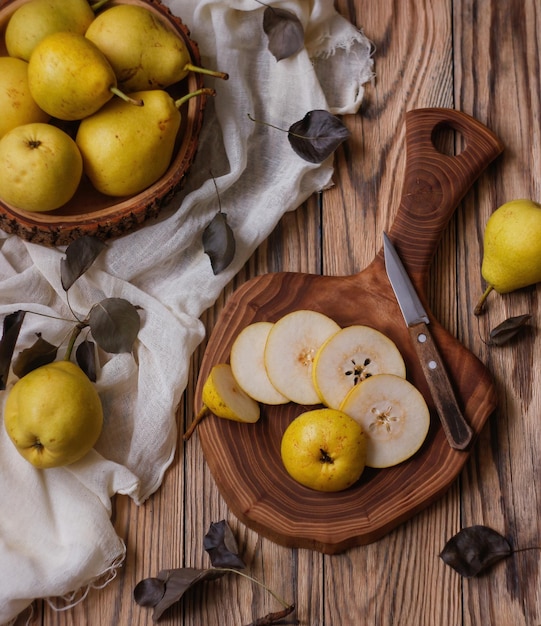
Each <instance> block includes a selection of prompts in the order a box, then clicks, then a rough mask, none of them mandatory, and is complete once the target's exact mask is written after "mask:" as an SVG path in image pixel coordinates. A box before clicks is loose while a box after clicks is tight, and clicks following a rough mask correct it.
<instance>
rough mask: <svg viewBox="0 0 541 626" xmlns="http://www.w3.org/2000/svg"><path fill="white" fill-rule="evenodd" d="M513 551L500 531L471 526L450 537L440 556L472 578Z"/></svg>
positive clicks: (461, 573) (459, 571)
mask: <svg viewBox="0 0 541 626" xmlns="http://www.w3.org/2000/svg"><path fill="white" fill-rule="evenodd" d="M512 552H513V551H512V549H511V546H510V545H509V542H508V541H507V539H505V537H503V536H502V535H500V533H498V532H496V531H495V530H492V529H491V528H488V526H469V527H467V528H463V529H462V530H461V531H459V532H458V533H457V534H456V535H454V536H453V537H451V539H449V541H448V542H447V543H446V544H445V546H444V548H443V550H442V552H441V554H440V557H441V559H442V560H443V561H444V562H445V563H446V564H447V565H449V566H450V567H452V568H453V569H455V570H456V571H457V572H458V573H459V574H460V575H461V576H464V577H466V578H471V577H472V576H477V575H478V574H480V573H481V572H482V571H484V570H486V569H487V568H489V567H490V566H491V565H494V563H497V562H498V561H500V560H502V559H504V558H506V557H508V556H509V555H510V554H512Z"/></svg>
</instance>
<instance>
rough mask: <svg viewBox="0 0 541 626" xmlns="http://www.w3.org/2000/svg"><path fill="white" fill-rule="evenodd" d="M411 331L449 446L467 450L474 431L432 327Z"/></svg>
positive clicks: (417, 327) (419, 326) (420, 327)
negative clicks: (446, 366) (444, 361)
mask: <svg viewBox="0 0 541 626" xmlns="http://www.w3.org/2000/svg"><path fill="white" fill-rule="evenodd" d="M408 330H409V333H410V336H411V340H412V343H413V345H414V347H415V350H416V352H417V356H418V357H419V362H420V364H421V369H422V370H423V373H424V375H425V378H426V382H427V383H428V387H429V389H430V393H431V395H432V400H433V401H434V404H435V405H436V409H437V412H438V415H439V417H440V421H441V424H442V427H443V430H444V432H445V435H446V437H447V440H448V441H449V445H450V446H451V447H452V448H455V449H456V450H465V449H466V448H467V447H468V446H469V445H470V443H471V441H472V437H473V431H472V429H471V428H470V425H469V424H468V422H467V421H466V418H465V417H464V415H463V413H462V410H461V408H460V407H459V405H458V402H457V399H456V395H455V392H454V389H453V387H452V385H451V381H450V380H449V376H448V375H447V371H446V369H445V365H444V363H443V361H442V359H441V357H440V354H439V352H438V349H437V347H436V344H435V343H434V340H433V339H432V335H431V334H430V330H429V328H428V325H427V324H425V323H424V322H421V323H419V324H415V325H414V326H410V327H409V329H408Z"/></svg>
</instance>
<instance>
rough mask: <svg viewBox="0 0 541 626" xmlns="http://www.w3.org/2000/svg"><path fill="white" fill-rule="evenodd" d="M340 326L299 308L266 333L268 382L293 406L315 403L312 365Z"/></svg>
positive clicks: (315, 312) (314, 312)
mask: <svg viewBox="0 0 541 626" xmlns="http://www.w3.org/2000/svg"><path fill="white" fill-rule="evenodd" d="M339 330H340V326H339V325H338V324H337V323H336V322H335V321H334V320H332V319H331V318H330V317H327V316H326V315H324V314H323V313H319V312H318V311H310V310H307V309H300V310H298V311H292V312H291V313H287V314H286V315H284V316H283V317H282V318H280V319H279V320H278V321H277V322H275V323H274V326H273V327H272V329H271V330H270V332H269V336H268V338H267V344H266V346H265V354H264V359H265V367H266V369H267V374H268V377H269V379H270V381H271V383H272V384H273V385H274V387H276V389H278V391H279V392H280V393H281V394H283V395H284V396H286V398H289V399H290V400H291V401H292V402H296V403H297V404H308V405H310V404H319V403H320V399H319V394H318V393H317V391H316V389H315V387H314V384H313V382H312V364H313V361H314V357H315V355H316V352H317V351H318V350H319V347H320V346H321V345H322V344H323V343H324V342H325V341H326V340H327V339H328V338H329V337H331V336H332V335H334V334H335V333H337V332H338V331H339Z"/></svg>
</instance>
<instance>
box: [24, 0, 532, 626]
mask: <svg viewBox="0 0 541 626" xmlns="http://www.w3.org/2000/svg"><path fill="white" fill-rule="evenodd" d="M336 6H337V7H338V8H339V10H340V11H341V12H342V14H343V15H345V16H346V17H348V18H349V19H350V20H352V21H354V22H355V23H357V24H358V26H359V27H362V28H363V30H364V32H365V33H366V34H367V36H368V37H369V38H370V39H371V40H372V41H373V43H374V58H375V70H376V78H375V80H374V82H373V84H372V85H369V86H367V88H366V91H365V97H364V102H363V105H362V108H361V111H360V113H359V114H358V115H354V116H346V118H345V122H346V124H347V125H348V127H349V128H350V129H351V131H352V134H353V135H352V139H351V140H350V141H348V142H347V144H346V145H344V146H343V147H342V148H341V149H340V150H339V151H338V153H337V157H336V172H335V175H334V183H335V185H334V187H333V188H331V189H329V190H327V191H325V192H323V193H322V194H321V195H320V196H318V197H313V198H311V199H310V200H309V201H308V202H307V203H306V204H305V205H303V206H302V207H301V208H299V209H298V210H297V211H296V212H294V213H291V214H288V215H286V216H284V218H283V219H282V221H281V222H280V224H279V225H278V226H277V228H276V230H275V231H274V232H273V234H272V235H271V236H270V237H269V239H268V240H267V241H266V242H264V243H263V244H262V245H261V246H260V248H259V249H258V250H257V251H256V253H255V254H254V255H253V257H252V258H251V259H250V261H249V262H248V263H247V264H246V267H245V268H244V270H243V271H242V272H241V273H240V274H239V276H237V277H236V278H235V279H234V281H232V284H231V285H230V286H228V288H227V289H226V290H224V293H223V295H222V297H221V298H220V299H219V301H218V302H217V303H216V305H215V307H213V308H212V309H211V310H209V311H208V312H207V313H205V315H204V316H203V321H204V323H205V325H206V327H207V329H208V331H209V333H210V331H211V330H212V328H213V326H214V324H215V323H216V320H217V316H218V314H219V312H220V311H221V310H222V309H223V308H224V306H225V304H226V303H227V301H228V300H229V298H230V297H231V294H232V293H233V292H234V290H235V289H236V288H237V287H239V286H240V285H242V284H243V283H244V282H246V281H247V280H248V279H250V278H251V277H253V276H258V275H261V274H263V273H265V272H275V271H283V270H284V271H293V272H312V273H315V274H326V275H332V276H349V275H352V274H355V273H356V272H360V271H362V270H363V269H365V268H366V267H367V266H368V265H369V264H370V263H371V262H372V260H373V259H374V257H375V256H376V254H377V253H378V251H379V248H380V245H381V233H382V232H383V230H385V229H388V228H389V225H390V224H391V223H392V221H393V219H394V213H395V212H396V210H397V206H398V200H399V193H400V189H399V188H397V181H403V179H404V176H403V171H404V167H405V154H404V136H405V129H404V126H403V124H402V120H403V116H404V113H405V112H406V111H408V110H410V109H413V108H420V107H437V106H440V107H450V108H456V109H458V110H462V111H464V112H466V113H468V114H470V115H472V116H474V117H475V118H476V119H478V120H479V121H481V122H482V123H483V124H486V125H487V126H488V127H489V128H490V129H492V130H493V131H494V132H495V133H496V135H497V136H498V137H500V139H501V140H502V141H503V143H504V145H505V151H504V153H503V154H502V156H500V157H499V158H498V159H497V160H496V161H495V162H494V164H493V165H491V166H489V167H488V169H487V170H486V171H485V173H483V174H482V175H481V177H480V178H479V179H478V180H477V182H476V184H475V186H474V188H473V189H472V190H471V191H470V192H469V193H468V194H467V195H466V196H465V198H464V199H463V200H462V202H461V203H460V205H459V207H458V209H457V210H456V211H455V213H454V215H453V217H452V218H451V220H450V222H449V224H448V225H447V227H446V229H445V230H444V232H443V233H442V237H441V239H440V241H439V245H438V248H437V250H436V253H435V255H434V258H433V260H432V264H431V266H430V270H429V274H428V277H427V287H426V293H427V299H428V302H429V304H430V305H431V310H432V311H433V313H434V316H435V317H436V318H437V319H438V320H439V322H440V323H441V325H442V327H443V328H445V329H446V330H447V331H448V332H450V333H451V334H452V335H453V336H455V337H457V339H458V340H460V342H461V343H463V344H464V345H465V346H466V347H467V348H468V349H469V350H471V351H472V352H473V353H474V354H476V355H478V356H479V358H480V359H481V361H482V362H483V363H484V364H485V366H486V367H487V368H488V370H489V371H490V373H491V375H492V377H493V380H494V381H495V385H496V390H497V393H498V399H499V402H498V408H497V411H496V413H495V415H493V416H492V417H490V418H489V420H488V421H487V423H486V424H485V427H484V428H483V430H482V431H481V433H480V434H479V436H478V439H477V441H476V444H475V448H474V450H473V452H472V454H471V456H470V457H469V459H468V461H467V462H466V464H465V466H464V469H463V471H462V472H461V473H460V475H459V477H458V479H457V480H456V481H455V482H454V483H453V484H452V486H451V487H450V489H449V490H448V491H447V492H446V494H445V495H444V496H443V497H442V498H440V499H438V500H437V501H436V502H434V503H433V504H432V505H430V506H429V507H428V508H426V509H425V510H423V511H422V512H420V513H419V514H417V515H416V516H414V517H413V518H411V519H410V520H409V521H407V522H405V523H404V524H401V525H400V526H398V527H397V528H396V529H395V530H393V531H392V532H390V533H389V534H388V535H386V536H385V537H383V538H382V539H380V540H378V541H376V542H375V543H371V544H368V545H364V546H359V547H354V548H351V549H350V550H348V551H347V552H345V553H344V554H340V555H323V554H321V553H318V552H314V551H312V550H306V549H290V548H286V547H282V546H279V545H277V544H275V543H273V542H272V541H270V540H268V539H266V538H264V537H261V536H259V535H258V534H257V533H255V532H253V531H251V530H249V529H247V528H246V527H245V526H244V525H243V524H242V523H241V522H239V521H238V520H237V519H236V518H235V516H233V515H232V514H231V512H230V510H229V509H228V507H227V505H226V503H225V502H224V500H223V499H222V497H221V496H220V494H219V492H218V489H217V487H216V484H215V481H214V479H213V477H212V475H211V474H210V470H209V468H208V465H207V464H206V462H205V460H204V458H203V454H202V450H201V448H200V445H199V442H198V440H197V437H194V439H193V440H192V441H191V442H190V443H189V444H188V445H187V446H186V447H185V448H184V447H183V446H182V443H181V442H179V452H178V455H177V459H176V461H175V464H174V465H173V467H172V468H171V470H170V471H169V472H168V473H167V475H166V478H165V481H164V484H163V486H162V488H161V489H160V491H159V492H158V493H157V494H155V496H153V497H152V498H151V499H150V500H149V501H148V502H147V503H146V504H145V505H143V506H142V507H136V506H135V505H134V504H133V503H131V502H130V500H129V499H127V498H124V497H118V498H116V499H115V511H114V521H115V525H116V528H117V530H118V532H119V534H120V536H121V537H123V538H124V539H125V541H126V543H127V547H128V559H127V562H126V564H125V566H124V568H122V570H121V571H120V572H119V575H118V577H117V578H116V579H115V580H114V581H113V582H112V583H110V584H109V585H108V586H107V587H106V588H104V589H102V590H99V591H91V592H90V594H89V596H88V597H87V598H86V600H85V601H84V602H83V603H82V604H81V605H79V606H77V607H76V608H74V609H71V610H69V611H66V612H63V613H56V612H55V611H53V610H51V609H50V608H49V607H48V606H47V605H44V604H43V603H38V604H37V606H36V609H35V613H34V618H33V619H32V620H31V623H32V624H33V625H34V624H40V625H42V626H95V625H96V624H100V626H128V625H130V626H131V625H136V626H150V625H151V624H152V619H151V614H150V612H149V611H148V610H147V609H142V608H139V607H137V606H136V605H135V604H134V602H133V599H132V596H131V592H132V589H133V586H134V585H135V584H136V582H137V581H138V580H140V579H141V578H142V577H144V576H149V575H153V574H154V573H156V572H157V570H158V569H159V568H161V567H167V566H169V565H173V564H175V565H182V564H187V565H191V566H195V567H197V566H200V565H205V564H207V563H208V561H207V560H206V559H205V556H204V554H203V547H202V534H203V532H204V531H205V530H206V528H207V527H208V525H209V524H210V522H212V521H217V520H219V519H222V518H226V519H228V520H229V522H230V523H231V525H232V527H233V529H234V530H235V532H236V533H237V535H238V537H239V544H240V547H241V550H242V551H243V553H244V554H245V555H246V557H247V559H248V561H249V565H250V569H251V570H252V572H253V574H254V575H255V576H257V577H258V578H260V579H261V580H263V581H264V582H266V583H268V584H269V585H271V586H272V588H273V589H276V591H277V592H278V593H279V594H280V595H282V596H283V597H284V598H286V599H287V600H291V601H294V602H295V603H296V605H297V612H296V618H297V619H298V621H299V623H300V624H301V625H302V626H341V625H342V624H370V625H375V626H396V625H397V624H400V625H401V626H402V625H404V626H410V625H412V626H413V625H415V626H481V625H483V626H484V625H485V624H490V625H491V626H536V625H537V624H540V623H541V597H540V588H541V587H540V585H539V573H540V569H539V553H538V551H531V552H522V553H519V554H517V555H516V556H515V557H513V558H511V559H508V560H506V561H504V562H502V563H500V564H498V565H497V566H495V567H494V568H493V569H492V570H491V571H490V573H489V574H488V575H487V576H484V577H481V578H478V579H471V580H462V579H461V578H460V577H459V576H458V575H457V574H456V573H455V572H454V571H453V570H451V569H450V568H448V567H447V566H445V565H444V564H443V563H442V561H441V559H439V558H438V554H439V552H440V551H441V549H442V547H443V545H444V543H445V541H446V540H447V539H448V538H449V537H450V536H451V535H452V534H454V533H455V532H457V531H458V530H459V529H460V528H461V527H462V526H467V525H471V524H487V525H489V526H491V527H493V528H495V529H496V530H498V531H499V532H502V533H503V534H505V535H506V536H507V537H509V539H510V540H511V541H512V543H513V544H514V545H516V546H521V547H527V546H532V545H537V546H539V545H541V524H540V522H539V510H540V502H539V494H538V492H539V490H538V485H539V484H540V483H541V475H540V473H541V464H540V462H539V457H540V450H541V433H540V431H539V415H540V413H541V394H540V393H539V363H540V362H541V348H540V343H539V335H538V331H537V328H536V327H537V326H539V323H540V312H539V293H540V292H539V287H532V288H527V289H524V290H521V291H520V292H516V293H515V294H509V295H507V296H496V294H493V296H494V297H491V299H490V302H489V307H488V311H487V314H486V315H485V316H484V317H483V318H481V319H479V320H478V319H476V318H474V316H473V315H472V310H473V306H474V304H475V301H476V299H477V297H478V295H479V294H480V292H481V289H482V287H483V284H482V280H481V276H480V266H481V256H482V235H483V229H484V225H485V223H486V220H487V219H488V216H489V215H490V213H491V212H492V211H493V210H494V209H495V208H496V207H497V206H499V205H500V204H502V203H503V202H506V201H507V200H510V199H513V198H518V197H531V198H533V199H537V200H541V150H540V147H539V146H540V145H541V141H540V139H541V138H540V132H541V127H540V124H539V119H540V109H541V71H540V69H539V67H540V56H541V54H540V49H539V37H538V33H539V32H540V31H541V12H540V9H539V4H538V2H537V0H524V1H520V2H519V1H518V0H430V1H428V0H421V1H417V0H378V2H373V3H372V2H371V3H368V2H360V1H359V0H337V1H336ZM446 145H448V146H449V147H450V148H451V149H452V150H454V149H455V145H456V148H457V150H460V148H461V141H460V139H459V138H455V137H453V136H452V135H451V136H449V137H448V138H447V142H446ZM525 312H529V313H531V314H533V316H534V319H533V323H532V330H531V331H530V332H529V333H527V334H526V336H525V337H524V338H523V339H522V340H521V341H517V342H513V343H512V344H509V345H507V346H504V347H502V348H498V349H494V348H489V347H487V346H485V344H484V343H483V339H484V338H486V333H487V332H488V330H489V329H490V328H491V327H493V326H495V325H496V324H497V323H499V322H501V321H502V320H503V319H505V318H506V317H508V316H510V315H518V314H521V313H525ZM204 347H205V346H204V345H203V346H201V348H200V349H199V350H198V351H197V353H196V354H195V355H194V359H193V364H192V371H193V374H192V377H191V381H190V385H189V387H188V390H187V392H186V394H185V399H184V403H183V405H182V406H181V407H180V409H179V425H180V430H182V429H183V427H184V425H185V423H189V422H190V421H191V419H192V416H193V410H194V401H195V400H196V398H195V396H194V386H195V382H196V380H197V374H198V372H199V368H200V364H201V359H202V355H203V352H204ZM276 608H277V603H276V602H275V601H274V600H273V599H272V598H270V597H269V596H268V594H266V593H264V592H262V591H261V590H260V589H258V588H257V587H255V586H252V585H250V584H247V583H246V581H240V580H237V579H232V580H229V579H228V580H223V581H221V582H220V583H219V585H218V586H217V587H215V588H210V587H205V588H202V589H201V590H200V591H198V592H197V593H194V594H191V595H190V596H189V597H188V598H187V599H186V601H185V602H184V603H183V604H182V605H181V606H179V607H176V608H175V609H174V610H172V611H170V612H168V613H167V614H166V615H165V616H164V618H163V620H162V622H161V623H163V624H164V626H173V625H174V626H202V625H205V626H239V625H243V624H248V623H250V621H251V620H252V619H255V617H258V616H260V615H263V614H265V613H267V612H268V611H270V610H275V609H276ZM23 623H24V620H22V621H21V624H23ZM17 626H19V625H17Z"/></svg>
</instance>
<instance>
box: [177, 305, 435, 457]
mask: <svg viewBox="0 0 541 626" xmlns="http://www.w3.org/2000/svg"><path fill="white" fill-rule="evenodd" d="M202 400H203V404H204V409H203V411H205V410H210V411H211V412H212V413H214V414H215V415H217V416H218V417H224V418H227V419H233V420H236V421H240V422H250V423H254V422H257V421H258V419H259V417H260V403H261V404H267V405H279V404H285V403H288V402H295V403H297V404H299V405H301V406H306V405H315V404H323V405H324V406H325V407H327V408H328V409H329V410H339V411H341V412H343V413H346V414H347V415H349V416H350V417H352V418H353V419H354V420H355V421H356V422H358V424H359V425H360V426H361V428H362V429H363V432H364V434H365V437H366V465H367V466H368V467H373V468H385V467H391V466H394V465H397V464H398V463H401V462H403V461H405V460H406V459H408V458H410V457H411V456H413V455H414V454H415V453H416V452H417V451H418V450H419V448H420V447H421V445H422V444H423V442H424V440H425V439H426V436H427V434H428V429H429V426H430V413H429V409H428V406H427V404H426V402H425V400H424V398H423V396H422V394H421V393H420V392H419V390H418V389H417V388H416V387H415V386H414V385H412V384H411V383H410V382H409V381H408V380H406V366H405V363H404V359H403V358H402V355H401V353H400V351H399V350H398V348H397V346H396V344H395V343H394V342H393V341H392V340H391V339H390V338H389V337H387V336H386V335H385V334H383V333H382V332H380V331H378V330H376V329H374V328H371V327H369V326H364V325H353V326H348V327H345V328H341V327H340V326H339V325H338V324H337V323H336V322H335V321H334V320H332V319H331V318H329V317H328V316H326V315H324V314H322V313H320V312H318V311H312V310H306V309H302V310H297V311H293V312H291V313H288V314H286V315H284V316H283V317H282V318H280V319H279V320H278V321H276V322H267V321H261V322H254V323H252V324H250V325H249V326H247V327H245V328H244V329H243V330H242V331H241V332H240V333H239V335H238V336H237V338H236V339H235V341H234V343H233V345H232V347H231V353H230V364H226V363H222V364H219V365H216V366H215V367H214V368H213V369H212V371H211V373H210V375H209V377H208V378H207V380H206V382H205V384H204V386H203V390H202ZM202 414H203V412H202ZM202 414H201V415H202ZM196 421H198V420H197V418H196V420H194V422H193V423H192V426H195V424H196ZM191 432H193V428H192V429H190V432H189V433H187V435H188V434H191ZM186 438H187V437H186Z"/></svg>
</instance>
